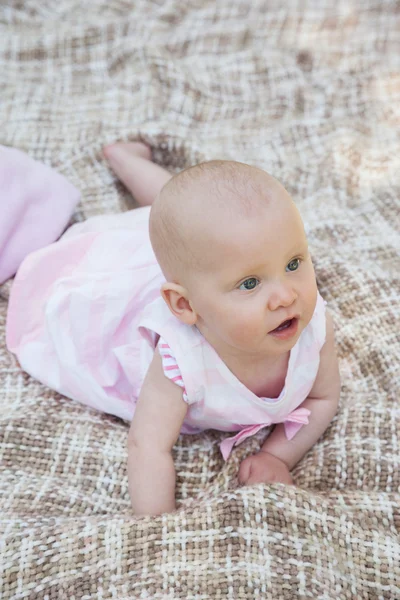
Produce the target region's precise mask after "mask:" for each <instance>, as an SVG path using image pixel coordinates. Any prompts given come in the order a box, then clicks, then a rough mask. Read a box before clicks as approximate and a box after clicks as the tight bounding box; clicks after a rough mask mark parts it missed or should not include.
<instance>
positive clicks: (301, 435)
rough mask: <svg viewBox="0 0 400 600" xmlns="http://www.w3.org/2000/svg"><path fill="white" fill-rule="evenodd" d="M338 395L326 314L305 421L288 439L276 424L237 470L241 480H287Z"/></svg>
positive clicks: (329, 321) (322, 426)
mask: <svg viewBox="0 0 400 600" xmlns="http://www.w3.org/2000/svg"><path fill="white" fill-rule="evenodd" d="M339 396H340V376H339V367H338V360H337V356H336V351H335V345H334V331H333V322H332V317H331V316H330V314H328V313H327V314H326V340H325V344H324V346H323V347H322V350H321V358H320V366H319V370H318V374H317V378H316V380H315V382H314V386H313V388H312V390H311V392H310V394H309V396H308V397H307V398H306V400H305V401H304V402H303V404H302V405H301V406H302V407H304V408H308V409H309V410H310V411H311V414H310V416H309V424H308V425H305V426H303V427H302V428H301V429H300V431H299V432H298V433H297V434H296V435H295V436H294V438H293V439H292V440H290V441H289V440H288V439H287V437H286V434H285V430H284V426H283V424H280V425H277V426H276V427H275V429H274V430H273V432H272V433H271V435H270V436H269V437H268V438H267V440H266V441H265V443H264V445H263V446H262V448H261V451H260V452H259V453H258V454H256V455H255V456H250V457H248V458H247V459H245V460H244V461H243V462H242V464H241V466H240V470H239V481H240V482H241V483H247V484H250V483H261V482H269V481H277V482H279V481H280V482H283V483H290V475H289V471H291V470H292V469H293V467H294V466H295V465H296V464H297V463H298V461H299V460H300V459H301V458H302V457H303V456H304V454H305V453H306V452H307V451H308V450H309V449H310V448H311V447H312V446H313V445H314V444H315V443H316V442H317V440H318V439H319V438H320V437H321V435H322V434H323V433H324V431H325V429H326V428H327V427H328V425H329V423H330V422H331V421H332V419H333V417H334V416H335V414H336V411H337V408H338V404H339Z"/></svg>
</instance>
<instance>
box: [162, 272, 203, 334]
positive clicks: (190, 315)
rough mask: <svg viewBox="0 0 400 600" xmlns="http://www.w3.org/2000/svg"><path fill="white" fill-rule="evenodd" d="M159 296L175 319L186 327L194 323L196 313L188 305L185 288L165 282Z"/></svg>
mask: <svg viewBox="0 0 400 600" xmlns="http://www.w3.org/2000/svg"><path fill="white" fill-rule="evenodd" d="M161 295H162V297H163V298H164V300H165V302H166V303H167V306H168V308H169V310H170V311H171V312H172V314H173V315H174V316H175V317H176V318H177V319H179V320H180V321H181V322H182V323H185V324H186V325H194V324H195V323H196V321H197V313H196V312H195V310H194V309H193V307H192V305H191V304H190V301H189V298H188V293H187V290H186V288H184V287H183V286H181V285H179V284H178V283H171V282H167V283H164V285H163V286H162V288H161Z"/></svg>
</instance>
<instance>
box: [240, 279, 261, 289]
mask: <svg viewBox="0 0 400 600" xmlns="http://www.w3.org/2000/svg"><path fill="white" fill-rule="evenodd" d="M259 283H260V282H259V281H258V279H256V278H255V277H249V278H248V279H246V280H245V281H243V283H241V284H240V286H239V290H247V291H250V290H254V288H255V287H257V285H258V284H259Z"/></svg>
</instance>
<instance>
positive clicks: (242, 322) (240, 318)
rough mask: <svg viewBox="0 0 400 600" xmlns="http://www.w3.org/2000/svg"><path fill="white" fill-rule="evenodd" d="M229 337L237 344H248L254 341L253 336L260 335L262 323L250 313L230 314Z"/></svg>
mask: <svg viewBox="0 0 400 600" xmlns="http://www.w3.org/2000/svg"><path fill="white" fill-rule="evenodd" d="M231 322H232V326H231V337H232V339H233V340H234V341H236V342H237V343H239V344H243V345H244V344H249V343H251V342H254V340H255V338H256V337H257V336H259V335H260V331H261V327H262V324H260V323H258V322H257V320H256V319H255V318H254V317H253V318H251V315H248V314H246V315H241V314H240V313H237V312H236V313H235V314H234V315H232V319H231Z"/></svg>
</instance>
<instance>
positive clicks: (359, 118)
mask: <svg viewBox="0 0 400 600" xmlns="http://www.w3.org/2000/svg"><path fill="white" fill-rule="evenodd" d="M399 26H400V11H399V3H398V2H396V1H390V0H368V1H365V0H352V1H350V0H349V1H347V0H304V1H301V2H300V1H298V0H286V1H285V0H251V1H249V0H234V1H232V0H190V1H187V2H184V1H183V0H96V1H92V2H87V3H85V2H83V1H77V0H57V1H56V2H54V0H19V1H16V0H3V2H2V3H1V6H0V61H1V62H0V81H1V83H0V90H1V94H0V143H1V144H4V145H9V146H14V147H17V148H20V149H22V150H25V151H26V152H28V153H29V154H31V155H32V156H33V157H35V158H36V159H38V160H41V161H44V162H46V163H48V164H51V165H52V166H53V167H55V168H56V169H57V170H58V171H60V172H61V173H63V174H64V175H65V176H66V177H67V178H68V179H69V180H70V181H71V182H72V183H74V184H75V185H76V186H77V187H78V188H79V189H80V190H81V193H82V203H81V205H80V206H79V209H78V212H77V214H76V216H75V218H76V219H84V218H86V217H88V216H90V215H94V214H100V213H101V214H103V213H106V212H114V213H115V212H118V211H123V210H126V209H127V208H129V207H132V206H133V204H132V200H131V198H130V197H129V194H128V193H127V192H126V191H125V190H124V189H123V187H122V186H121V185H120V184H119V183H118V182H117V181H116V180H115V179H114V177H113V175H112V173H111V172H110V170H109V168H108V166H107V164H106V162H105V161H104V160H103V158H102V155H101V148H102V145H104V144H106V143H110V142H112V141H114V140H116V139H119V140H135V139H142V140H145V141H146V142H148V143H149V144H151V145H152V147H153V148H154V152H155V157H156V160H157V161H158V162H160V163H161V164H163V165H166V166H167V167H168V168H170V169H171V170H178V169H180V168H182V167H184V166H188V165H191V164H193V163H195V162H198V161H200V160H204V159H212V158H233V159H236V160H241V161H245V162H248V163H250V164H254V165H258V166H261V167H262V168H265V169H266V170H268V171H269V172H270V173H272V174H274V175H275V176H276V177H278V178H279V179H280V180H281V181H282V182H283V183H284V185H285V186H286V187H287V188H288V190H289V191H290V192H291V193H292V194H293V197H294V198H295V200H296V202H297V203H298V205H299V207H300V210H301V212H302V214H303V217H304V220H305V223H306V229H307V232H308V234H309V240H310V245H311V249H312V254H313V258H314V262H315V267H316V273H317V278H318V283H319V287H320V291H321V293H322V295H323V296H324V297H325V299H326V300H327V302H328V304H329V307H330V309H331V311H332V313H333V316H334V319H335V325H336V336H337V346H338V353H339V358H340V369H341V374H342V383H343V387H342V396H341V405H340V410H339V413H338V415H337V417H336V418H335V420H334V421H333V423H332V425H331V426H330V428H329V429H328V431H327V432H326V433H325V435H324V436H323V438H322V439H321V440H320V441H319V443H317V444H316V445H315V446H314V447H313V448H312V449H311V450H310V451H309V452H308V454H307V455H306V456H305V457H304V459H303V460H302V461H301V462H300V464H299V465H298V466H297V467H296V469H295V471H294V477H295V480H296V484H297V486H298V487H293V488H292V487H284V486H281V485H259V486H255V487H247V488H239V487H238V486H237V482H236V479H235V476H236V472H237V469H238V465H239V463H240V461H241V460H242V459H243V458H244V457H245V456H246V455H248V454H249V453H251V452H254V451H256V450H257V448H258V447H259V445H260V442H261V441H262V439H263V435H265V433H264V434H262V433H260V434H259V435H258V437H257V438H254V439H251V440H249V441H247V443H245V444H243V445H242V446H239V447H238V448H237V449H235V451H234V452H233V455H232V456H231V458H230V459H229V461H228V462H227V463H226V464H224V463H223V460H222V458H221V455H220V452H219V449H218V443H219V442H220V440H221V439H222V438H223V435H224V434H221V433H218V432H207V433H205V434H203V435H199V436H195V437H190V436H186V437H185V436H182V437H181V438H180V439H179V442H178V444H177V446H176V448H175V451H174V455H175V463H176V467H177V473H178V484H177V496H178V501H179V509H178V511H177V512H176V513H175V514H172V515H165V516H162V517H159V518H142V519H135V518H134V517H133V516H132V514H131V509H130V504H129V497H128V486H127V473H126V440H127V432H128V426H127V424H126V423H123V422H122V421H120V420H118V419H116V418H112V417H109V416H106V415H102V414H98V413H95V412H93V411H90V410H89V409H86V408H84V407H82V406H81V405H78V404H76V403H74V402H72V401H70V400H67V399H65V398H63V397H60V396H59V395H57V394H56V393H54V392H52V391H51V390H49V389H46V388H45V387H44V386H42V385H40V384H39V383H37V382H36V381H34V380H32V379H31V378H30V377H29V376H27V375H26V374H24V373H23V372H21V370H20V369H19V367H18V365H17V363H16V361H15V359H14V358H13V356H11V355H10V354H8V353H7V351H6V348H5V340H4V327H5V318H6V310H7V294H8V286H7V285H6V286H3V288H0V293H1V298H0V330H1V331H0V365H1V366H0V461H1V463H0V464H1V466H0V519H1V521H0V523H1V525H0V527H1V531H0V555H1V556H0V597H1V598H2V599H8V598H13V599H14V598H15V599H19V598H21V599H22V598H24V599H25V598H28V599H33V598H34V599H59V598H60V599H64V598H65V599H85V600H89V599H90V600H92V599H95V598H101V599H108V598H118V599H128V598H151V599H153V598H154V599H157V598H166V599H175V598H185V599H191V600H203V599H207V598H219V599H221V600H223V599H227V598H229V599H235V600H236V599H242V598H258V597H261V598H271V599H274V600H280V599H287V600H292V599H294V598H311V599H321V600H326V599H331V598H332V599H352V598H357V599H372V598H373V599H375V598H376V599H383V598H385V599H398V598H400V507H399V503H400V473H399V462H400V456H399V446H400V441H399V434H398V431H399V423H400V404H399V396H400V369H399V356H400V349H399V346H400V337H399V335H400V334H399V331H400V327H399V312H400V309H399V298H400V293H399V268H400V265H399V249H400V248H399V246H400V244H399V238H400V236H399V223H400V216H399V215H400V211H399V201H398V196H399V168H400V158H399V156H400V155H399V149H400V148H399V146H400V144H399V141H400V133H399V125H400V110H399V108H400V62H399V56H400V46H399V42H400V27H399ZM1 201H2V202H6V201H7V199H6V198H2V199H1ZM54 210H55V211H56V210H57V198H54ZM0 218H1V215H0ZM23 318H24V315H23V314H21V319H23Z"/></svg>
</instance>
